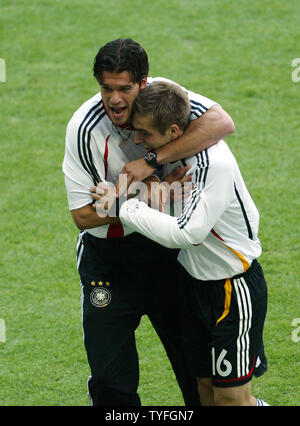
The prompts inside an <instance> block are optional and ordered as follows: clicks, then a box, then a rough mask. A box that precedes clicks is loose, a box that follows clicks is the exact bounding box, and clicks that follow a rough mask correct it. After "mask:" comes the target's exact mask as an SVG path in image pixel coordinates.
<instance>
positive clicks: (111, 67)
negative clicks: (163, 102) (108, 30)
mask: <svg viewBox="0 0 300 426" xmlns="http://www.w3.org/2000/svg"><path fill="white" fill-rule="evenodd" d="M93 71H94V77H95V78H96V79H97V80H98V82H99V83H100V84H102V80H103V71H109V72H116V73H121V72H123V71H128V72H129V73H130V74H131V77H132V81H133V83H139V84H141V82H142V79H143V77H147V76H148V71H149V64H148V56H147V53H146V52H145V50H144V49H143V48H142V46H140V45H139V44H138V43H137V42H135V41H134V40H132V39H131V38H125V39H122V38H119V39H117V40H113V41H110V42H109V43H107V44H106V45H105V46H103V47H101V49H100V50H99V52H98V53H97V56H96V57H95V61H94V68H93Z"/></svg>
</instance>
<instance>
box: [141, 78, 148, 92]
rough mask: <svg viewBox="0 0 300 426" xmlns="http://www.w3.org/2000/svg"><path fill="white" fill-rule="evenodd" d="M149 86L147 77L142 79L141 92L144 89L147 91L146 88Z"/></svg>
mask: <svg viewBox="0 0 300 426" xmlns="http://www.w3.org/2000/svg"><path fill="white" fill-rule="evenodd" d="M146 86H147V76H146V75H145V76H144V77H143V78H142V81H141V83H140V90H143V89H145V87H146Z"/></svg>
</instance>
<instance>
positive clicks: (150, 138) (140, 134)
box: [132, 113, 174, 149]
mask: <svg viewBox="0 0 300 426" xmlns="http://www.w3.org/2000/svg"><path fill="white" fill-rule="evenodd" d="M132 123H133V126H134V128H135V129H136V135H135V143H136V144H140V143H142V144H143V145H144V146H145V147H146V148H153V149H155V148H159V147H161V146H163V145H166V144H167V143H169V142H171V140H173V139H174V133H173V131H172V127H170V128H169V129H167V131H166V132H165V134H164V135H162V134H161V133H160V132H159V131H158V130H156V129H154V127H153V126H152V123H151V117H149V116H148V115H141V114H138V113H135V114H134V115H133V120H132ZM172 126H173V125H172Z"/></svg>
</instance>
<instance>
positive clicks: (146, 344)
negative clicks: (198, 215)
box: [0, 0, 300, 406]
mask: <svg viewBox="0 0 300 426" xmlns="http://www.w3.org/2000/svg"><path fill="white" fill-rule="evenodd" d="M299 14H300V2H299V0H290V1H288V2H283V1H281V0H253V1H251V2H249V1H248V0H239V1H235V0H211V1H209V2H208V1H204V0H189V1H179V0H169V1H162V0H152V1H151V2H147V1H142V0H124V1H122V2H119V1H116V0H110V1H107V0H105V1H104V0H98V1H96V0H86V1H84V2H83V1H79V0H72V1H68V2H67V1H58V0H39V1H33V0H18V1H17V0H1V4H0V58H1V59H4V61H1V66H3V64H4V65H5V71H6V73H5V75H6V81H5V82H0V146H1V154H0V194H1V195H0V206H1V219H0V235H1V246H0V247H1V248H0V250H1V251H0V253H1V256H0V319H2V320H3V321H2V322H1V324H2V328H1V330H0V334H1V335H0V405H5V406H7V405H14V406H16V405H18V406H31V405H33V406H39V405H46V406H53V405H62V406H75V405H88V399H87V396H86V380H87V376H88V374H89V370H88V365H87V361H86V356H85V352H84V348H83V343H82V330H81V308H80V285H79V279H78V275H77V271H76V267H75V245H76V237H77V230H76V228H75V226H74V224H73V222H72V220H71V216H70V214H69V212H68V207H67V200H66V195H65V189H64V182H63V175H62V171H61V163H62V160H63V155H64V138H65V128H66V124H67V122H68V120H69V119H70V117H71V115H72V114H73V112H74V111H75V110H76V109H77V108H78V107H79V106H80V105H81V104H82V103H83V102H84V101H85V100H87V99H88V98H89V97H91V96H92V95H93V94H95V93H96V92H97V91H98V86H97V83H96V81H95V80H94V78H93V77H92V63H93V58H94V56H95V54H96V53H97V51H98V48H99V47H100V46H101V45H103V44H105V43H106V42H108V41H109V40H112V39H115V38H118V37H132V38H134V39H136V40H137V41H139V42H140V43H141V44H142V45H143V46H144V47H145V49H146V50H147V52H148V55H149V61H150V75H151V76H164V77H167V78H170V79H173V80H175V81H177V82H178V83H181V84H182V85H184V86H185V87H187V88H189V89H191V90H194V91H196V92H199V93H201V94H203V95H205V96H208V97H210V98H212V99H214V100H216V101H218V102H219V103H220V104H221V105H222V106H223V108H224V109H225V110H226V111H228V112H229V114H231V116H232V118H233V120H234V122H235V126H236V132H235V133H234V134H233V135H231V136H230V137H228V138H227V142H228V144H229V146H230V148H231V149H232V151H233V152H234V154H235V155H236V157H237V160H238V162H239V165H240V168H241V170H242V173H243V175H244V178H245V181H246V183H247V186H248V188H249V190H250V192H251V194H252V196H253V199H254V201H255V202H256V204H257V206H258V208H259V210H260V215H261V222H260V239H261V242H262V245H263V254H262V256H261V263H262V265H263V267H264V270H265V275H266V278H267V281H268V285H269V310H268V315H267V320H266V325H265V334H264V337H265V346H266V353H267V356H268V361H269V371H268V372H267V374H265V375H264V376H263V377H261V378H260V379H254V380H253V393H254V394H256V395H257V396H259V397H261V398H263V399H265V400H266V401H267V402H268V403H269V404H271V405H282V406H292V405H299V401H300V389H299V388H300V386H299V382H300V377H299V369H300V365H299V359H300V342H299V341H298V340H299V339H298V336H300V332H299V333H298V332H297V329H296V327H295V323H296V322H295V321H294V322H293V320H295V318H299V317H300V306H299V299H300V290H299V286H300V284H299V220H298V219H299V210H300V205H299V160H300V158H299V151H300V148H299V147H300V141H299V96H300V82H296V81H293V79H292V72H293V71H294V73H296V72H297V70H295V69H294V68H293V66H292V61H293V59H294V58H297V57H300V50H299V40H300V27H299ZM299 74H300V73H299ZM3 75H4V74H3V69H2V71H1V76H2V77H3ZM2 79H3V78H2ZM294 80H295V79H294ZM141 285H142V283H141ZM162 285H163V283H162ZM3 322H4V323H5V326H6V332H5V330H4V328H3ZM292 322H293V324H294V325H292ZM292 336H294V338H292ZM137 345H138V348H139V357H140V368H141V374H140V387H139V392H140V396H141V399H142V403H143V405H161V406H163V405H175V406H176V405H183V401H182V398H181V395H180V392H179V390H178V387H177V384H176V382H175V379H174V376H173V373H172V371H171V369H170V366H169V364H168V361H167V358H166V355H165V353H164V350H163V349H162V347H161V345H160V343H159V341H158V338H157V337H156V335H155V334H154V331H153V330H152V328H151V326H150V325H149V322H148V320H147V318H144V319H143V321H142V323H141V325H140V327H139V329H138V331H137Z"/></svg>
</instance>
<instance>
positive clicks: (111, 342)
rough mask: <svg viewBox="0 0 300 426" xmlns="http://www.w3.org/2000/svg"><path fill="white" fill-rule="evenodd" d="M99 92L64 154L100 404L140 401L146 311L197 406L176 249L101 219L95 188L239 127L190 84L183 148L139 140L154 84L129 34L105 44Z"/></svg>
mask: <svg viewBox="0 0 300 426" xmlns="http://www.w3.org/2000/svg"><path fill="white" fill-rule="evenodd" d="M94 75H95V77H96V78H97V80H98V82H99V84H100V92H99V93H97V94H96V95H95V96H93V97H92V98H91V99H89V100H87V101H86V102H85V103H84V104H83V105H82V106H81V107H80V108H79V109H78V110H77V111H76V112H75V113H74V115H73V117H72V118H71V120H70V122H69V124H68V127H67V134H66V150H65V158H64V162H63V171H64V174H65V185H66V190H67V195H68V202H69V208H70V211H71V214H72V217H73V219H74V222H75V224H76V225H77V227H78V228H79V229H80V230H81V232H80V234H79V238H78V244H77V265H78V270H79V274H80V279H81V287H82V315H83V331H84V344H85V348H86V352H87V356H88V362H89V365H90V369H91V376H90V378H89V381H88V389H89V394H90V397H91V401H92V404H93V405H104V406H105V405H106V406H107V405H123V406H124V405H125V406H128V405H140V404H141V401H140V398H139V395H138V393H137V388H138V377H139V366H138V354H137V350H136V344H135V330H136V328H137V327H138V325H139V322H140V320H141V317H142V315H148V317H149V319H150V321H151V323H152V325H153V327H154V329H155V331H156V332H157V334H158V336H159V338H160V340H161V342H162V343H163V345H164V348H165V350H166V353H167V355H168V358H169V360H170V362H171V365H172V368H173V371H174V373H175V376H176V379H177V381H178V384H179V386H180V389H181V391H182V395H183V399H184V401H185V404H186V405H197V403H198V396H197V392H196V384H195V379H194V378H192V377H191V376H190V375H189V373H188V368H187V362H186V360H185V355H184V352H183V348H182V346H181V342H180V335H179V328H180V318H179V315H178V313H179V310H180V304H181V301H180V294H179V292H178V289H177V279H176V278H177V274H178V263H177V261H176V255H177V250H169V249H166V248H164V247H162V246H161V245H159V244H157V243H154V242H153V241H151V240H150V239H148V238H145V237H143V236H142V235H140V234H139V233H136V232H134V231H133V229H132V228H131V227H128V226H126V225H125V226H124V225H123V224H122V223H121V222H120V221H119V219H118V218H116V217H109V216H107V217H99V215H98V214H97V212H96V211H95V209H94V208H93V199H92V195H91V192H90V188H91V187H92V186H93V185H97V184H98V183H99V182H112V183H116V182H117V180H118V177H119V175H120V173H121V172H122V171H123V172H125V173H126V174H127V176H128V182H129V183H130V182H131V181H132V180H139V179H141V180H144V179H148V180H149V181H151V179H156V178H155V176H152V175H153V171H154V169H155V168H156V167H157V168H159V167H160V164H163V163H166V162H168V161H175V160H178V159H180V158H183V157H185V156H186V155H192V154H194V153H195V152H198V151H199V150H202V149H204V148H207V147H208V146H210V145H212V144H214V143H216V142H217V141H218V140H219V139H221V138H222V137H225V136H226V135H227V134H229V133H231V132H232V131H233V129H234V126H233V123H232V120H231V118H230V117H229V116H228V114H227V113H226V112H225V111H224V110H223V109H222V108H221V107H220V105H218V104H216V103H215V102H213V101H211V100H210V99H208V98H205V97H203V96H201V95H197V94H195V93H192V92H188V95H189V99H190V103H191V110H190V118H191V123H190V125H189V127H188V128H187V129H186V134H185V135H183V136H182V138H181V140H178V139H177V141H176V145H175V146H171V145H172V144H170V146H169V148H167V149H165V147H163V149H162V150H157V151H152V152H151V153H150V154H149V153H148V152H147V150H146V149H145V148H144V147H142V146H137V145H136V144H135V143H134V138H135V129H134V127H133V126H132V122H131V117H132V107H133V103H134V100H135V98H136V97H137V95H138V93H139V92H140V91H142V90H144V89H145V88H146V87H147V85H149V84H151V82H152V81H153V79H151V78H149V77H148V59H147V54H146V52H145V50H144V49H143V48H142V47H141V46H140V45H139V44H138V43H136V42H135V41H133V40H131V39H118V40H114V41H112V42H109V43H107V44H106V45H105V46H103V47H102V48H101V49H100V50H99V52H98V54H97V56H96V58H95V62H94Z"/></svg>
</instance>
